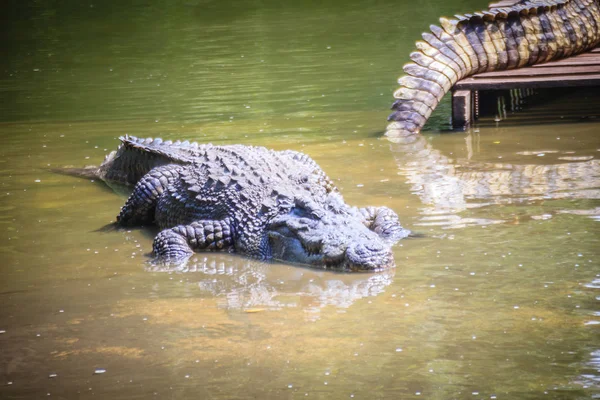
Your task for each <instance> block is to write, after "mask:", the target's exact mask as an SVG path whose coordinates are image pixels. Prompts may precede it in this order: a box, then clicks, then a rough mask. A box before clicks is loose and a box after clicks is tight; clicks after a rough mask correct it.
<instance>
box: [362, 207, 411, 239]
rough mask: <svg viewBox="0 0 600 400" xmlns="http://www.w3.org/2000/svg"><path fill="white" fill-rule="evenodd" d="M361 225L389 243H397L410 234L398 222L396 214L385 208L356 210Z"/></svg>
mask: <svg viewBox="0 0 600 400" xmlns="http://www.w3.org/2000/svg"><path fill="white" fill-rule="evenodd" d="M357 211H358V212H359V213H360V215H361V216H362V218H364V220H363V224H364V225H365V226H366V227H367V228H369V229H370V230H372V231H373V232H375V233H376V234H378V235H379V236H381V237H382V238H383V239H385V240H387V241H389V242H393V243H395V242H397V241H398V240H400V239H403V238H405V237H407V236H408V235H409V234H410V231H409V230H408V229H404V228H403V227H402V225H400V221H399V220H398V214H396V213H395V212H394V211H393V210H391V209H389V208H387V207H365V208H358V209H357Z"/></svg>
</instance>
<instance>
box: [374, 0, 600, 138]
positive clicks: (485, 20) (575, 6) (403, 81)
mask: <svg viewBox="0 0 600 400" xmlns="http://www.w3.org/2000/svg"><path fill="white" fill-rule="evenodd" d="M430 29H431V32H428V33H424V34H423V40H422V41H418V42H417V43H416V47H417V51H415V52H413V53H411V55H410V58H411V60H412V61H413V62H411V63H409V64H406V65H405V66H404V67H403V69H404V73H405V75H403V76H402V77H400V79H399V80H398V83H399V84H400V88H398V89H397V90H396V92H395V93H394V97H395V98H396V101H395V102H394V104H393V105H392V110H393V112H392V114H390V116H389V117H388V121H390V123H389V125H388V127H387V130H386V136H390V137H403V136H410V135H414V134H417V133H419V132H420V131H421V129H422V128H423V126H424V125H425V123H426V122H427V119H428V118H429V117H430V116H431V114H432V113H433V111H434V110H435V108H436V107H437V105H438V104H439V102H440V101H441V99H442V98H443V97H444V95H445V94H446V93H447V92H448V91H450V89H451V88H452V86H454V84H455V83H456V82H458V81H459V80H460V79H463V78H466V77H468V76H470V75H474V74H476V73H480V72H489V71H499V70H506V69H513V68H520V67H524V66H528V65H533V64H540V63H544V62H548V61H551V60H555V59H559V58H564V57H569V56H572V55H575V54H578V53H581V52H584V51H586V50H590V49H592V48H594V47H595V46H597V45H598V44H599V43H600V0H522V1H520V2H519V3H517V4H515V5H514V6H512V7H505V8H492V9H490V10H488V11H484V12H475V13H473V14H465V15H456V16H455V17H454V18H440V26H435V25H432V26H431V27H430Z"/></svg>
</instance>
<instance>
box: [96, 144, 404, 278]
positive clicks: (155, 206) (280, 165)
mask: <svg viewBox="0 0 600 400" xmlns="http://www.w3.org/2000/svg"><path fill="white" fill-rule="evenodd" d="M120 140H121V142H122V143H121V144H120V145H119V148H118V149H117V150H116V151H113V152H111V153H110V154H109V155H107V157H106V158H105V160H104V162H103V163H102V164H101V165H100V166H99V167H97V168H96V167H93V168H88V169H86V172H85V174H84V175H86V176H88V177H91V176H93V177H96V178H99V179H101V180H103V181H105V182H106V183H108V184H118V185H125V186H130V187H131V186H133V192H132V193H131V195H130V197H129V198H128V200H127V201H126V203H125V205H124V206H123V208H122V209H121V211H120V213H119V215H118V217H117V221H116V224H117V225H119V226H139V225H147V224H156V225H157V226H158V227H159V228H160V229H161V231H160V232H159V233H158V235H157V236H156V237H155V239H154V242H153V246H152V248H153V253H154V255H155V257H156V258H155V260H156V262H158V263H162V264H180V263H184V262H186V261H187V260H188V259H189V258H190V257H191V256H192V255H193V253H194V252H196V251H203V250H206V251H229V252H235V253H239V254H243V255H246V256H249V257H252V258H255V259H260V260H271V259H275V260H280V261H284V262H289V263H298V264H305V265H310V266H314V267H322V268H325V269H332V270H339V271H376V270H382V269H385V268H389V267H392V266H394V257H393V253H392V246H393V245H394V244H395V243H396V242H397V241H399V240H400V239H402V238H404V237H406V236H408V235H409V233H410V231H409V230H407V229H405V228H403V227H402V226H401V224H400V222H399V220H398V216H397V214H396V213H395V212H394V211H392V210H391V209H389V208H387V207H365V208H357V207H352V206H349V205H347V204H346V203H345V202H344V200H343V198H342V196H341V194H340V193H339V191H338V189H337V188H336V187H335V185H334V183H333V182H332V180H331V179H330V178H329V177H328V176H327V175H326V174H325V172H324V171H323V170H322V169H321V168H320V167H319V166H318V164H317V163H316V162H315V161H314V160H313V159H312V158H310V157H309V156H307V155H305V154H303V153H300V152H296V151H292V150H285V151H274V150H270V149H267V148H265V147H253V146H243V145H226V146H215V145H212V144H200V145H199V144H198V143H195V142H194V143H190V142H188V141H184V142H181V141H176V142H172V141H162V140H161V139H158V138H157V139H152V138H148V139H141V138H136V137H132V136H125V137H121V138H120Z"/></svg>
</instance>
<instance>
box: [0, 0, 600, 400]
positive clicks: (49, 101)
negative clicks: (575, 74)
mask: <svg viewBox="0 0 600 400" xmlns="http://www.w3.org/2000/svg"><path fill="white" fill-rule="evenodd" d="M481 6H482V4H481V2H478V1H450V2H441V1H437V0H436V1H424V2H420V3H419V4H399V3H397V2H396V3H387V2H366V1H354V2H350V3H348V2H344V3H341V2H325V3H323V4H320V3H319V4H318V3H314V2H300V3H298V2H295V3H294V4H289V5H287V4H286V5H283V4H280V3H279V2H269V1H266V2H258V1H256V2H233V3H229V4H222V3H220V2H216V1H215V2H212V1H187V2H183V1H182V2H155V3H154V4H153V5H151V6H148V5H145V4H141V3H134V4H128V5H125V4H122V3H117V2H102V4H96V3H90V2H87V3H81V2H63V3H61V4H52V3H46V2H27V3H16V2H14V3H11V4H9V5H7V6H6V10H5V11H6V12H5V13H4V14H3V17H2V18H3V19H4V21H3V23H2V26H3V27H2V34H3V35H4V37H5V38H6V40H5V41H4V42H5V43H6V45H5V46H4V48H3V50H2V51H3V57H0V59H1V61H0V63H1V64H0V65H1V68H0V88H1V91H0V98H1V100H2V101H1V102H0V121H1V122H0V139H1V141H2V147H1V148H0V156H1V157H0V189H1V191H0V209H1V210H2V213H0V226H1V229H0V232H1V234H0V252H1V257H2V260H3V262H2V263H1V266H0V270H1V273H2V276H3V279H2V280H0V298H1V302H2V307H0V397H2V398H6V399H24V398H32V399H33V398H35V399H37V398H41V397H47V396H48V394H50V396H51V397H54V398H65V399H72V398H113V399H134V398H140V399H147V398H150V397H155V398H218V399H236V398H239V399H245V398H273V399H275V398H277V399H280V398H290V399H292V398H305V397H308V398H320V399H337V398H365V399H373V398H402V399H411V398H415V399H416V398H430V399H452V398H456V399H463V398H473V399H478V398H481V399H483V398H485V399H489V398H498V399H502V398H504V399H538V398H546V399H588V398H590V397H599V396H600V371H599V370H600V367H599V362H598V359H599V351H600V341H599V340H598V337H599V335H598V333H599V332H598V329H599V325H600V307H599V301H600V292H599V289H600V267H599V266H600V263H599V257H600V251H599V248H600V247H599V240H598V238H599V236H598V235H599V233H600V229H599V227H600V225H598V223H599V221H600V201H599V199H600V161H599V159H600V158H599V155H600V138H599V136H598V133H600V121H598V119H597V118H592V117H593V116H594V115H591V114H593V107H592V108H590V104H600V98H599V97H598V96H597V95H594V93H590V92H585V94H577V93H571V94H567V95H566V96H568V97H562V98H563V99H566V100H564V101H563V105H564V104H565V103H566V104H568V105H569V107H568V112H567V111H565V112H564V113H562V114H561V112H562V111H561V110H565V108H563V107H561V105H560V102H559V101H558V100H557V101H543V102H541V103H539V104H536V105H532V106H530V107H529V108H528V110H527V111H525V112H523V113H521V114H519V115H511V116H509V118H508V119H507V120H502V121H500V122H495V121H494V116H490V117H489V118H484V119H482V120H481V121H480V123H479V125H478V126H477V127H475V128H474V129H471V130H469V131H467V132H458V133H452V134H446V133H442V132H443V131H445V130H446V129H447V120H448V107H447V103H444V104H442V106H441V107H440V109H439V111H438V112H437V113H436V115H435V116H434V118H433V119H432V121H431V123H430V124H429V126H428V130H427V132H426V133H425V134H424V135H422V136H419V137H417V138H415V139H414V140H411V141H408V142H402V143H392V142H390V141H387V140H385V139H383V138H382V137H381V133H382V132H383V130H384V127H385V117H386V115H387V113H388V111H387V109H388V107H389V105H390V103H391V101H390V98H391V93H392V91H393V89H394V88H395V86H396V85H395V79H396V78H397V75H398V74H399V73H400V70H401V65H402V64H403V63H404V62H405V61H407V59H408V54H409V53H410V51H411V50H412V46H413V42H414V40H415V39H416V38H418V36H419V34H420V32H421V31H422V30H424V29H425V28H426V27H427V26H428V25H429V24H430V23H432V22H435V21H436V19H437V18H438V17H439V16H440V15H444V14H451V13H455V12H459V11H463V12H467V11H472V10H474V9H476V8H480V7H481ZM577 102H579V104H580V105H581V106H577V104H578V103H577ZM590 109H591V110H592V111H590ZM582 110H583V111H582ZM578 111H579V113H578ZM561 117H563V118H561ZM583 117H585V118H583ZM125 133H128V134H132V135H137V136H144V137H146V136H149V137H156V136H160V137H163V138H164V139H182V140H184V139H187V140H198V141H202V142H212V143H215V144H231V143H243V144H252V145H265V146H268V147H271V148H275V149H288V148H289V149H294V150H299V151H303V152H305V153H307V154H309V155H310V156H312V157H313V158H314V159H315V160H316V161H317V162H318V163H319V164H320V165H321V166H322V167H323V169H324V170H325V171H326V172H327V173H328V174H329V176H330V177H331V178H332V179H333V180H334V181H335V182H336V183H337V184H338V186H339V188H340V190H341V192H342V193H343V195H344V197H345V199H346V201H347V202H348V203H350V204H353V205H357V206H366V205H386V206H388V207H391V208H393V209H394V210H396V211H397V212H398V214H399V215H400V217H401V220H402V222H403V223H404V224H405V225H406V226H407V227H408V228H410V229H412V230H414V231H416V232H418V233H421V234H422V237H420V238H415V239H408V240H404V241H402V242H401V243H400V244H398V245H397V246H396V247H395V249H394V253H395V259H396V263H397V268H395V269H392V270H389V271H384V272H381V273H377V274H335V273H331V272H327V271H319V270H314V269H307V268H301V267H298V266H290V265H283V264H278V263H270V264H265V263H260V262H257V261H254V260H248V259H245V258H242V257H238V256H235V255H229V254H198V255H197V256H196V257H195V258H194V259H193V261H192V262H191V263H190V264H188V265H187V266H186V267H184V268H183V267H182V268H172V269H159V268H153V267H151V266H150V265H148V264H147V261H148V259H149V256H148V253H149V251H150V249H151V243H152V239H153V237H154V235H155V234H156V231H155V230H151V229H132V230H131V231H108V232H107V231H105V230H102V229H101V228H102V227H103V226H104V225H106V224H108V223H109V222H111V221H113V220H114V218H115V216H116V214H117V213H118V211H119V208H120V207H121V206H122V204H123V202H124V200H125V199H124V197H122V195H117V194H115V193H113V192H112V191H111V190H109V189H108V188H106V187H105V186H103V185H102V184H100V183H98V182H90V181H88V180H82V179H75V178H72V177H68V176H63V175H58V174H54V173H52V172H51V171H50V168H54V167H60V166H66V165H73V166H81V165H86V164H98V163H99V162H100V161H101V160H102V159H103V157H104V155H105V154H106V153H107V152H108V151H110V150H112V149H114V148H115V147H116V145H117V143H118V141H117V139H116V138H117V137H118V136H119V135H122V134H125Z"/></svg>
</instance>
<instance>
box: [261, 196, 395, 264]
mask: <svg viewBox="0 0 600 400" xmlns="http://www.w3.org/2000/svg"><path fill="white" fill-rule="evenodd" d="M334 203H335V202H334ZM267 234H268V237H269V244H270V250H271V255H272V257H273V258H274V259H277V260H281V261H285V262H293V263H299V264H306V265H310V266H315V267H321V268H326V269H333V270H338V271H377V270H382V269H385V268H390V267H393V266H394V256H393V253H392V245H393V244H394V243H395V242H396V241H397V239H395V240H388V239H385V238H383V237H381V236H380V235H378V234H377V233H375V232H374V231H372V230H370V229H369V228H368V227H367V226H365V224H364V222H363V219H362V218H361V217H360V213H358V212H353V210H352V209H349V208H348V207H338V205H337V204H332V203H326V204H325V205H322V204H316V203H315V202H312V201H302V200H300V201H299V200H296V202H295V205H294V206H293V207H292V208H291V209H289V211H288V212H287V213H285V214H280V215H278V216H277V217H275V218H274V219H273V220H271V222H270V223H269V224H268V226H267Z"/></svg>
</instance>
